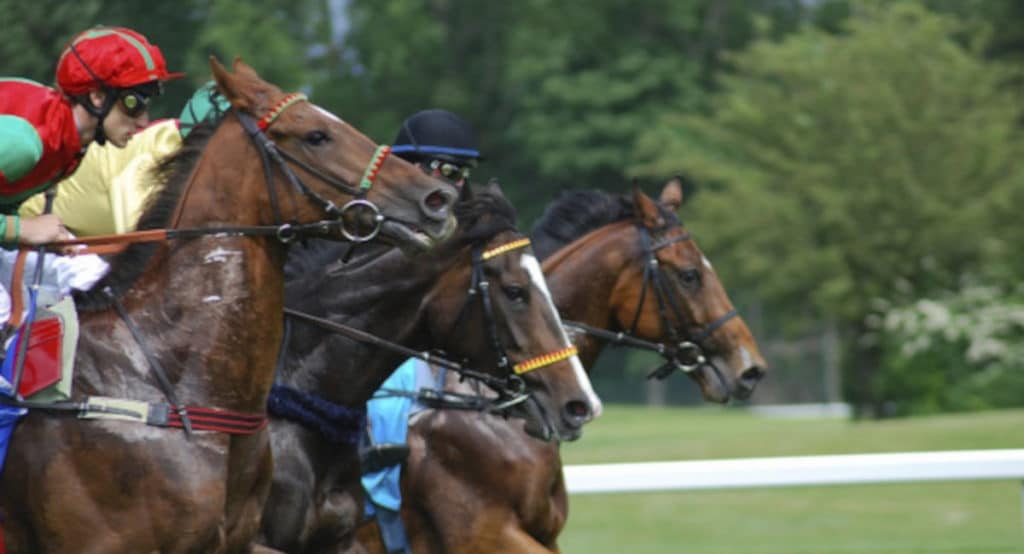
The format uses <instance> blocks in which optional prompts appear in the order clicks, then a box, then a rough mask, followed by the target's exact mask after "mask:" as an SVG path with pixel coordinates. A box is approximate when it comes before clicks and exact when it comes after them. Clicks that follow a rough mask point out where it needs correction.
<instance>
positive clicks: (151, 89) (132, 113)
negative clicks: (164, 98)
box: [117, 83, 163, 117]
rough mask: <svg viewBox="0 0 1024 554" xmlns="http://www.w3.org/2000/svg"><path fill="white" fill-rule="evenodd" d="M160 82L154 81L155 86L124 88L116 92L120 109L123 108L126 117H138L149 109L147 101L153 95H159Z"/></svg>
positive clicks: (160, 90) (160, 89)
mask: <svg viewBox="0 0 1024 554" xmlns="http://www.w3.org/2000/svg"><path fill="white" fill-rule="evenodd" d="M161 85H162V83H156V86H153V85H148V86H146V87H145V89H146V90H143V87H138V88H129V89H124V90H122V91H121V92H120V94H118V96H117V100H118V102H119V103H120V104H121V109H123V110H124V113H125V115H127V116H128V117H139V116H140V115H142V114H144V113H146V111H148V110H149V101H150V100H151V99H152V98H153V97H154V96H159V95H160V93H161V92H163V91H162V88H163V87H162V86H161Z"/></svg>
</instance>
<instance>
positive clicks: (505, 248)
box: [480, 238, 530, 260]
mask: <svg viewBox="0 0 1024 554" xmlns="http://www.w3.org/2000/svg"><path fill="white" fill-rule="evenodd" d="M526 246H530V239H527V238H522V239H518V240H514V241H512V242H509V243H505V244H503V245H501V246H495V247H494V248H491V249H490V250H484V252H483V254H480V259H481V260H489V259H491V258H493V257H495V256H500V255H502V254H504V253H506V252H510V251H512V250H515V249H517V248H523V247H526Z"/></svg>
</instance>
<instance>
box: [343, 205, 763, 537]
mask: <svg viewBox="0 0 1024 554" xmlns="http://www.w3.org/2000/svg"><path fill="white" fill-rule="evenodd" d="M667 193H668V190H666V191H663V196H662V200H663V201H662V202H661V203H656V202H655V201H653V200H652V199H650V198H649V197H647V196H646V195H644V194H642V193H640V192H639V191H634V193H633V194H632V195H616V194H608V193H604V192H599V191H578V192H573V193H567V194H566V195H565V196H563V198H562V199H561V200H559V201H558V202H556V203H555V204H554V205H552V206H550V207H549V208H548V209H547V210H546V212H545V215H544V217H543V218H542V219H541V221H540V222H539V223H538V225H537V226H536V227H535V228H534V232H533V237H532V238H533V240H534V245H535V249H536V251H537V253H538V255H541V256H546V258H545V259H544V263H543V267H544V273H545V275H546V277H547V281H548V286H549V287H550V290H551V292H552V295H553V298H554V301H555V303H556V305H557V306H558V308H559V311H560V312H561V314H562V317H564V318H566V319H567V320H573V321H574V322H575V323H576V324H582V325H584V326H585V327H587V328H589V329H591V330H593V331H594V332H598V331H605V332H606V333H597V335H586V336H584V335H583V334H581V333H576V334H575V336H574V337H573V340H574V341H575V342H576V343H577V345H578V346H579V349H580V358H581V359H582V360H583V362H584V365H585V366H587V367H588V368H589V367H591V365H592V364H593V362H594V361H595V360H596V359H597V356H598V354H599V352H600V350H601V349H602V348H603V347H604V346H606V345H607V344H609V343H613V342H619V343H621V344H634V345H640V346H645V347H649V348H650V349H654V350H656V351H659V350H660V351H661V352H662V353H663V354H664V355H665V356H666V357H667V358H668V359H669V360H670V361H671V365H670V366H669V367H673V368H676V367H682V368H685V369H687V370H688V374H689V375H690V376H691V377H692V378H694V379H695V381H696V382H697V383H698V385H699V386H700V387H701V390H702V391H703V393H704V397H705V398H706V399H707V400H708V401H713V402H724V401H727V400H728V399H729V398H730V397H739V398H746V397H747V396H749V395H750V393H751V392H752V391H753V388H754V386H755V384H756V382H757V380H758V379H760V378H761V377H762V376H763V375H764V374H765V369H766V367H767V366H766V363H765V360H764V358H763V357H762V356H761V354H760V351H759V349H758V347H757V343H756V342H755V341H754V339H753V337H752V335H751V334H750V331H749V329H747V327H746V325H745V324H744V322H743V320H742V319H741V318H740V317H738V316H736V315H735V312H734V308H733V306H732V303H731V301H730V300H729V298H728V296H727V295H726V293H725V291H724V289H723V287H722V284H721V282H720V281H719V279H718V276H717V274H716V273H715V272H714V270H713V268H712V266H711V263H710V262H709V261H708V260H707V258H706V257H705V256H704V254H703V253H702V252H701V251H700V249H699V248H698V247H697V244H696V243H695V242H694V240H693V237H692V236H691V235H690V234H689V231H687V229H686V228H685V227H683V225H682V223H681V222H680V221H679V219H678V218H677V216H676V215H675V214H674V213H673V209H674V208H676V207H677V206H678V205H677V204H674V202H673V200H672V198H678V199H680V200H681V196H679V195H677V196H675V197H673V196H671V195H670V194H667ZM670 203H671V204H670ZM652 260H653V261H652ZM654 272H657V273H656V274H655V273H654ZM656 280H657V282H656ZM659 283H660V284H659ZM655 289H657V291H660V292H657V291H656V290H655ZM645 291H646V292H645ZM573 329H574V330H578V329H580V327H573ZM680 345H686V346H685V347H684V348H680ZM695 356H699V358H695ZM677 358H679V359H677ZM698 359H703V360H704V361H703V362H700V363H695V362H696V360H698ZM693 366H697V367H693ZM409 444H410V446H411V449H412V454H411V455H410V456H409V462H408V463H407V465H406V467H405V468H404V472H403V475H402V498H403V506H402V520H403V522H404V523H405V526H406V531H407V533H408V536H409V541H410V544H411V546H412V551H413V552H416V553H441V552H444V553H448V554H460V553H467V554H468V553H471V552H474V553H475V552H524V553H545V552H557V551H558V535H559V533H561V531H562V529H563V527H564V525H565V521H566V518H567V517H568V513H569V512H568V495H567V492H566V489H565V482H564V479H563V475H562V462H561V458H560V456H559V451H558V447H557V445H554V444H549V443H544V442H540V441H537V440H534V439H532V438H531V437H529V436H528V435H527V434H526V433H524V431H523V428H522V425H521V424H518V423H516V422H514V421H506V420H504V419H502V418H498V417H488V416H483V417H481V416H477V415H475V414H474V415H467V414H463V413H460V412H453V411H444V410H432V411H427V412H424V413H423V414H421V415H420V416H419V417H418V418H417V419H416V420H414V422H413V423H412V425H411V426H410V429H409ZM358 539H359V542H360V543H361V545H362V546H363V547H365V548H366V549H367V550H368V551H369V552H374V553H379V552H384V548H383V545H382V544H381V539H380V531H379V529H378V528H377V526H376V524H375V522H368V523H367V524H366V525H364V526H362V527H361V528H360V529H359V532H358Z"/></svg>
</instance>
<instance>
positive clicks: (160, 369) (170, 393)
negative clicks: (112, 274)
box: [104, 287, 192, 438]
mask: <svg viewBox="0 0 1024 554" xmlns="http://www.w3.org/2000/svg"><path fill="white" fill-rule="evenodd" d="M104 292H105V293H106V295H107V297H108V298H109V299H110V302H111V303H112V304H113V306H114V310H115V311H117V315H119V316H121V319H122V320H123V321H124V324H125V326H127V327H128V331H129V332H130V333H131V334H132V338H134V339H135V343H136V344H138V345H139V348H140V349H141V350H142V355H143V356H145V357H146V361H147V362H149V367H150V368H151V369H152V370H153V374H154V375H155V376H156V382H157V384H158V385H159V386H160V391H161V392H163V393H164V397H165V398H167V401H168V402H170V403H171V406H176V408H175V411H176V413H177V419H178V420H179V421H180V423H181V426H182V427H183V428H184V429H185V435H186V436H187V437H189V438H191V437H192V422H191V421H190V420H189V416H188V410H187V409H186V408H185V406H182V405H181V404H179V403H178V397H177V395H175V394H174V385H172V384H171V381H170V379H168V378H167V371H166V370H164V366H163V364H161V363H160V360H159V359H157V357H156V355H154V354H153V351H152V350H151V349H150V348H149V345H148V344H147V343H146V339H145V337H143V335H142V332H141V331H140V330H139V328H138V327H137V326H136V325H135V322H133V321H132V318H131V317H129V315H128V311H127V310H125V309H124V304H122V303H121V300H120V299H119V298H118V297H117V295H115V294H114V292H113V291H112V290H111V289H110V288H109V287H108V288H107V289H105V290H104Z"/></svg>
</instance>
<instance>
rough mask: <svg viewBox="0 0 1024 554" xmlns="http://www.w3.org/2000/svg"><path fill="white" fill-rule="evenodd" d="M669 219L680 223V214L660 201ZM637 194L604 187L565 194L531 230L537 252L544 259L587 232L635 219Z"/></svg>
mask: <svg viewBox="0 0 1024 554" xmlns="http://www.w3.org/2000/svg"><path fill="white" fill-rule="evenodd" d="M657 206H658V210H659V211H660V212H661V215H662V217H664V218H665V221H667V222H669V223H670V224H678V223H679V218H678V216H676V214H675V213H673V212H672V211H671V210H669V209H668V208H666V207H664V206H662V205H661V204H657ZM633 215H634V208H633V197H632V195H630V194H612V193H608V192H604V191H600V190H574V191H566V192H563V193H562V195H561V196H560V197H559V198H558V199H557V200H555V202H554V203H552V204H551V205H549V206H548V207H547V208H545V210H544V214H543V215H541V217H540V219H539V220H537V223H536V224H534V226H533V229H532V230H531V231H530V239H531V240H532V242H533V252H534V254H536V255H537V258H538V259H540V260H544V259H545V258H547V257H548V256H550V255H551V254H554V253H555V252H557V251H558V250H559V249H560V248H562V247H563V246H565V245H567V244H569V243H571V242H573V241H575V240H576V239H578V238H580V237H582V236H583V235H585V234H587V233H589V232H591V231H593V230H595V229H598V228H600V227H604V226H605V225H609V224H611V223H615V222H617V221H624V220H627V219H632V218H633Z"/></svg>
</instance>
